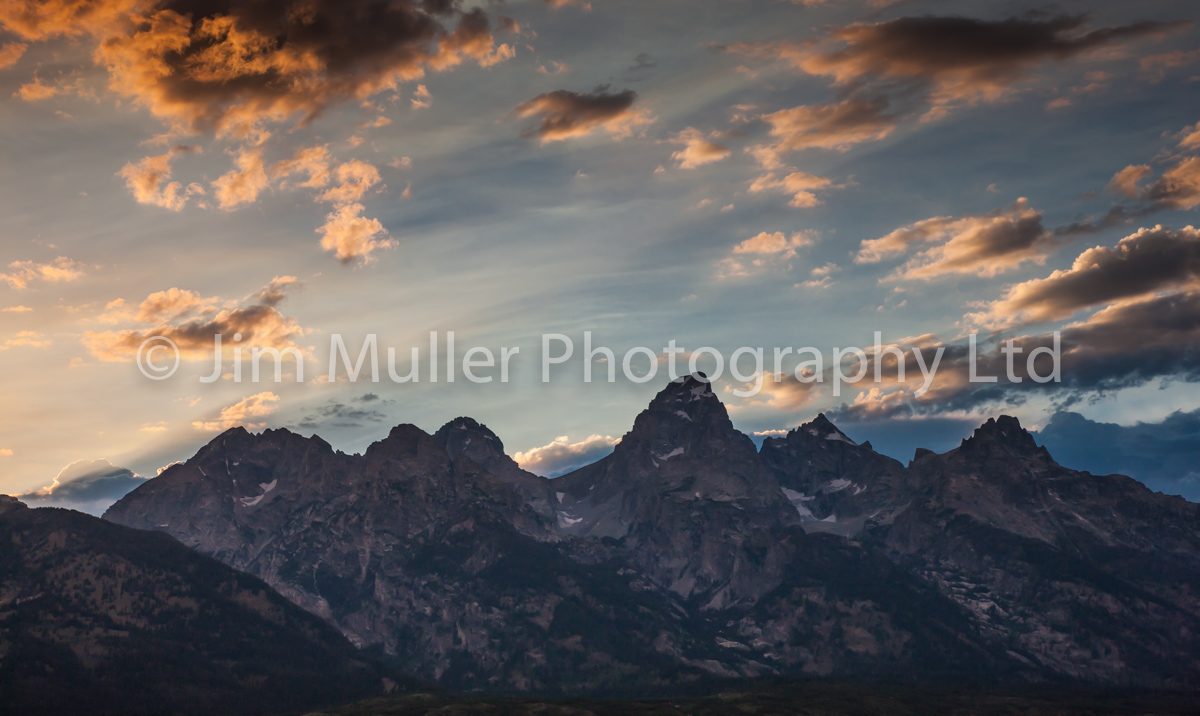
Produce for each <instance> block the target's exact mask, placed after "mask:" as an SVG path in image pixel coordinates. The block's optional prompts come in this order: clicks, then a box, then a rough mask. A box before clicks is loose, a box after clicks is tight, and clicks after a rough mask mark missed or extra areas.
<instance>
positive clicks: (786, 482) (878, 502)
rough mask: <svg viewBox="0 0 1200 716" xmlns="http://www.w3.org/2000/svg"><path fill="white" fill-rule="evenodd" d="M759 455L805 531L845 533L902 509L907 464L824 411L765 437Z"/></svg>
mask: <svg viewBox="0 0 1200 716" xmlns="http://www.w3.org/2000/svg"><path fill="white" fill-rule="evenodd" d="M761 459H762V463H763V466H764V467H765V468H766V470H767V471H768V472H769V473H770V474H771V475H773V476H774V477H775V479H776V480H778V481H779V484H780V487H781V488H782V490H783V492H784V495H785V496H786V497H787V498H788V501H789V502H791V504H792V505H793V506H794V507H795V508H796V511H797V513H799V515H800V519H801V520H802V524H803V526H804V529H805V531H806V532H829V533H831V534H836V535H841V536H843V537H853V536H856V535H858V534H861V533H862V532H863V531H864V530H866V529H868V528H869V527H874V526H878V525H884V524H889V523H890V522H891V521H892V520H893V519H895V517H896V515H897V514H898V513H899V512H900V511H902V510H903V509H904V507H905V506H906V503H905V502H904V497H905V494H904V489H905V479H904V478H905V471H904V466H903V465H901V464H900V463H899V462H897V461H896V460H893V459H892V458H890V457H887V456H886V455H880V454H879V453H877V452H875V451H874V450H873V449H871V445H870V443H866V444H864V445H859V444H858V443H856V442H855V441H854V440H852V439H850V438H849V437H847V436H846V434H845V433H843V432H842V431H841V430H838V429H837V427H836V426H835V425H834V424H833V423H831V422H829V420H828V419H827V418H826V417H825V415H824V414H821V415H818V416H817V417H816V419H814V420H813V421H812V422H809V423H805V424H804V425H801V426H800V427H798V428H794V429H792V430H791V431H789V432H788V434H787V435H786V436H784V437H781V438H767V439H766V440H764V441H763V446H762V451H761Z"/></svg>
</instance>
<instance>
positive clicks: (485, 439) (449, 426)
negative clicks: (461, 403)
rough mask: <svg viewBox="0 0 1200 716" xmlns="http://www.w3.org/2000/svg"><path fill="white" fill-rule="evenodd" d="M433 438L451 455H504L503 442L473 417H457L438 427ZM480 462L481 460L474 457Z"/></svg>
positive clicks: (492, 456) (491, 456)
mask: <svg viewBox="0 0 1200 716" xmlns="http://www.w3.org/2000/svg"><path fill="white" fill-rule="evenodd" d="M433 438H434V439H435V440H437V441H438V442H439V443H441V444H442V446H443V447H445V448H446V452H448V453H450V454H451V455H454V454H458V453H466V454H467V456H468V457H471V458H472V459H475V457H474V456H475V455H479V456H481V457H482V456H485V455H486V456H487V458H495V457H499V456H500V455H504V454H505V453H504V443H503V442H502V441H501V440H500V437H499V436H498V435H496V433H494V432H492V431H491V430H490V429H489V428H488V426H486V425H484V424H483V423H481V422H479V421H478V420H475V419H474V418H468V417H458V418H455V419H454V420H451V421H450V422H448V423H446V424H445V425H443V426H442V427H440V428H438V430H437V432H435V433H434V434H433ZM475 461H476V462H479V463H480V464H482V462H483V461H481V460H478V459H476V460H475Z"/></svg>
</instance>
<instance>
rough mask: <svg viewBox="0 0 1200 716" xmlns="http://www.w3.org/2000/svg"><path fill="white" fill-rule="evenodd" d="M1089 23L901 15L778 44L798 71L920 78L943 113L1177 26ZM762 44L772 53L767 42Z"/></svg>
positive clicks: (844, 78) (866, 78) (852, 79)
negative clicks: (1032, 75)
mask: <svg viewBox="0 0 1200 716" xmlns="http://www.w3.org/2000/svg"><path fill="white" fill-rule="evenodd" d="M1085 23H1086V16H1083V15H1077V16H1069V15H1058V16H1054V17H1048V18H1044V19H1040V18H1036V17H1026V18H1010V19H1007V20H998V21H992V20H978V19H973V18H966V17H935V16H929V15H927V16H923V17H901V18H897V19H895V20H889V21H886V22H880V23H854V24H852V25H847V26H844V27H835V28H833V29H831V30H830V32H829V35H828V38H827V39H826V41H825V42H823V43H818V44H816V45H806V46H799V47H798V46H795V45H777V46H775V47H776V54H777V55H778V56H780V57H782V58H783V59H788V60H790V61H791V62H792V63H793V64H794V65H795V66H796V67H798V68H799V69H801V70H803V71H804V72H806V73H808V74H810V75H818V76H825V77H830V78H831V79H832V80H833V82H834V83H835V84H837V85H843V86H852V85H861V84H863V83H864V82H870V81H885V82H887V81H891V82H895V81H917V82H920V83H921V84H923V85H924V86H925V87H926V91H927V99H928V101H929V102H930V103H931V104H932V105H933V108H934V116H938V115H939V114H940V113H941V111H944V110H945V109H947V108H949V107H950V106H953V105H956V104H974V103H977V102H981V101H995V100H997V99H1000V98H1002V97H1004V96H1005V95H1006V94H1008V93H1009V92H1010V91H1012V88H1013V87H1014V85H1016V84H1018V83H1019V82H1021V81H1023V80H1025V79H1027V77H1028V75H1029V72H1030V70H1032V69H1033V68H1035V67H1037V66H1039V65H1043V64H1046V63H1048V62H1062V61H1064V60H1068V59H1071V58H1074V57H1080V56H1084V55H1087V54H1094V53H1096V52H1098V51H1099V50H1103V49H1107V48H1111V47H1113V46H1114V45H1117V44H1119V43H1121V42H1124V41H1126V40H1131V39H1135V38H1140V37H1146V36H1150V35H1160V34H1162V33H1163V32H1165V31H1167V30H1169V29H1171V28H1173V27H1178V26H1179V24H1177V23H1175V24H1171V23H1158V22H1139V23H1134V24H1131V25H1124V26H1119V27H1101V28H1096V29H1087V28H1086V27H1085ZM764 49H765V50H767V51H768V52H769V51H770V46H767V47H765V48H764Z"/></svg>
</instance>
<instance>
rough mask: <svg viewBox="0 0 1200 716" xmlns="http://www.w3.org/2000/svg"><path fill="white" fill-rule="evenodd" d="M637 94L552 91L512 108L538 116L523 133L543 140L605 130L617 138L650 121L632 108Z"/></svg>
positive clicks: (626, 92)
mask: <svg viewBox="0 0 1200 716" xmlns="http://www.w3.org/2000/svg"><path fill="white" fill-rule="evenodd" d="M636 99H637V93H636V92H634V91H633V90H625V91H624V92H609V91H608V89H607V88H606V87H601V88H598V89H597V90H596V91H595V92H590V93H588V92H583V93H580V92H570V91H568V90H554V91H553V92H546V93H545V94H540V95H538V96H537V97H534V98H533V99H531V100H529V101H527V102H522V103H521V104H520V105H518V106H517V108H516V109H515V110H513V111H514V112H515V113H516V114H517V116H518V117H540V118H541V123H540V124H539V125H538V126H537V127H534V128H532V129H530V130H529V131H527V132H526V133H525V135H524V136H527V137H538V138H539V139H541V140H542V143H543V144H544V143H546V142H554V141H559V140H563V139H569V138H571V137H582V136H584V135H587V134H591V133H592V132H593V131H595V130H597V129H604V130H606V131H607V132H608V133H609V134H611V135H612V136H613V137H614V138H616V139H621V138H622V137H626V136H629V134H631V133H632V132H633V129H634V127H636V126H638V125H640V124H645V123H647V122H649V121H651V120H650V119H649V118H648V117H647V116H646V114H645V113H644V112H640V111H638V110H635V109H634V108H633V104H634V101H635V100H636Z"/></svg>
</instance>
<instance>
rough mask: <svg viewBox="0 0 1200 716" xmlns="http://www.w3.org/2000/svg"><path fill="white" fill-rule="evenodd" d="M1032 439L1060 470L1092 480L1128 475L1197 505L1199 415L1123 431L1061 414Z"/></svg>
mask: <svg viewBox="0 0 1200 716" xmlns="http://www.w3.org/2000/svg"><path fill="white" fill-rule="evenodd" d="M1034 436H1035V437H1036V438H1037V440H1038V442H1039V443H1041V444H1042V445H1044V446H1045V447H1046V448H1047V449H1048V450H1050V453H1051V454H1052V455H1054V457H1055V459H1057V460H1058V461H1060V462H1061V463H1063V464H1065V465H1070V466H1071V467H1073V468H1076V469H1078V470H1087V471H1089V472H1091V473H1093V474H1096V475H1106V474H1111V473H1119V474H1122V475H1129V476H1130V477H1133V478H1135V479H1137V480H1140V481H1142V482H1144V483H1146V484H1147V485H1148V486H1149V487H1151V488H1152V489H1155V490H1161V491H1163V492H1166V493H1168V494H1181V495H1183V496H1184V497H1186V498H1187V499H1189V500H1191V501H1193V502H1197V501H1200V468H1198V467H1197V465H1196V455H1197V454H1198V453H1200V411H1191V412H1183V411H1176V412H1174V413H1172V414H1170V415H1168V416H1167V417H1166V418H1165V419H1163V420H1162V421H1161V422H1157V423H1146V422H1138V423H1135V424H1133V425H1128V426H1125V425H1117V424H1115V423H1101V422H1097V421H1094V420H1089V419H1087V418H1085V417H1084V416H1082V415H1080V414H1079V413H1074V412H1068V411H1062V412H1057V413H1055V414H1054V415H1052V416H1051V417H1050V421H1049V422H1048V423H1047V424H1046V426H1045V427H1044V428H1042V429H1041V430H1039V431H1037V432H1036V433H1034Z"/></svg>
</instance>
